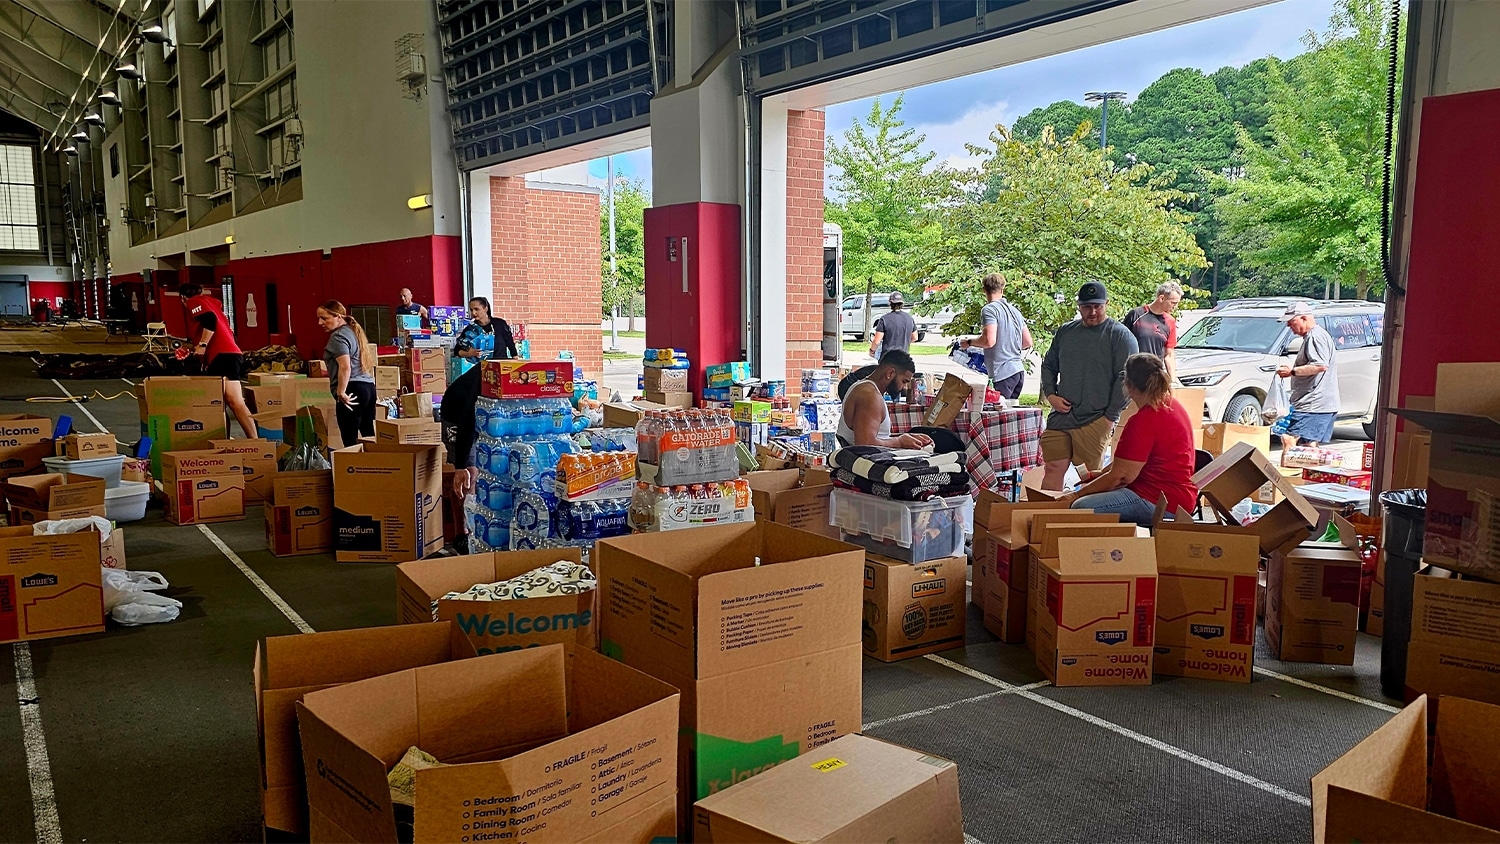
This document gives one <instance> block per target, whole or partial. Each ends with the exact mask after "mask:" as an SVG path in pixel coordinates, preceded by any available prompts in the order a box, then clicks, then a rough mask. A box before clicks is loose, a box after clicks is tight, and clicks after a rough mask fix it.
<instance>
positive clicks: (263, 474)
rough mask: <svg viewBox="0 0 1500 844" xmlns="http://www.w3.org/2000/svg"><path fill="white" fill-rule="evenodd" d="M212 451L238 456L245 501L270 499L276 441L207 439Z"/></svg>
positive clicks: (275, 456)
mask: <svg viewBox="0 0 1500 844" xmlns="http://www.w3.org/2000/svg"><path fill="white" fill-rule="evenodd" d="M208 447H209V449H210V450H212V451H218V452H232V453H234V454H238V455H239V456H240V461H241V464H242V468H243V470H244V475H245V503H246V504H251V503H256V504H259V503H262V502H266V501H270V500H271V492H272V488H271V482H272V481H273V480H274V479H275V478H276V458H277V457H278V456H279V454H278V450H277V443H274V442H271V441H270V440H209V441H208Z"/></svg>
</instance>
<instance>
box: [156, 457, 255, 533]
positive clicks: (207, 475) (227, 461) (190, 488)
mask: <svg viewBox="0 0 1500 844" xmlns="http://www.w3.org/2000/svg"><path fill="white" fill-rule="evenodd" d="M161 487H162V490H163V491H165V492H166V495H167V521H169V522H171V523H173V524H177V525H199V524H208V523H211V522H230V521H235V520H237V519H243V518H245V466H244V459H243V457H242V455H240V454H236V453H234V452H219V451H170V452H167V453H166V454H163V455H162V456H161Z"/></svg>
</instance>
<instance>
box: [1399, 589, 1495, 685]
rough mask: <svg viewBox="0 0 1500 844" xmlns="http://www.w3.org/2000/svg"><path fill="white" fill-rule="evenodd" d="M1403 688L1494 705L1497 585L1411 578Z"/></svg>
mask: <svg viewBox="0 0 1500 844" xmlns="http://www.w3.org/2000/svg"><path fill="white" fill-rule="evenodd" d="M1406 686H1407V688H1408V689H1411V690H1412V691H1414V692H1416V693H1418V694H1426V695H1432V696H1434V697H1436V696H1438V695H1460V696H1462V697H1466V698H1470V699H1473V700H1482V701H1485V702H1487V703H1495V704H1500V584H1496V583H1485V582H1484V581H1480V580H1455V579H1453V578H1448V577H1435V576H1433V575H1432V574H1431V570H1429V572H1428V573H1427V574H1418V575H1417V576H1416V581H1415V590H1414V592H1413V594H1412V614H1411V644H1410V645H1409V646H1408V647H1407V650H1406ZM1443 705H1444V706H1447V704H1446V703H1445V704H1443Z"/></svg>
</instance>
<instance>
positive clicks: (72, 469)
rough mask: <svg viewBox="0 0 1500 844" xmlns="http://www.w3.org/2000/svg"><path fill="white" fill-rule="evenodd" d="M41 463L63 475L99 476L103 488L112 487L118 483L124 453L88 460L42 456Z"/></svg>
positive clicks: (123, 465) (123, 464)
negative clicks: (102, 482)
mask: <svg viewBox="0 0 1500 844" xmlns="http://www.w3.org/2000/svg"><path fill="white" fill-rule="evenodd" d="M42 465H44V466H46V467H47V471H49V472H58V473H60V474H62V475H63V476H65V477H70V476H72V475H83V476H85V477H89V478H101V479H102V480H103V481H104V488H105V489H114V488H115V487H117V486H119V485H120V473H121V471H122V470H123V469H124V467H125V455H123V454H116V455H114V456H113V457H91V458H89V459H88V460H69V459H68V458H66V457H43V458H42Z"/></svg>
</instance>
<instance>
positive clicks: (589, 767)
mask: <svg viewBox="0 0 1500 844" xmlns="http://www.w3.org/2000/svg"><path fill="white" fill-rule="evenodd" d="M677 703H678V694H677V690H676V689H674V688H672V687H671V686H669V685H667V684H666V683H663V682H661V681H660V680H657V679H655V678H653V677H650V676H648V675H646V674H644V673H642V672H640V671H636V670H635V669H632V668H630V667H629V666H626V665H622V664H620V663H618V662H615V661H614V660H610V659H607V658H605V657H603V656H600V655H599V654H597V653H594V652H592V651H586V650H579V651H577V652H576V653H575V654H573V656H572V658H571V659H566V658H565V657H564V649H563V647H562V646H561V645H548V646H545V647H541V648H533V649H527V650H521V651H512V652H510V653H503V654H490V655H488V656H479V657H475V658H473V659H468V660H464V661H462V662H449V663H439V664H435V665H426V666H421V667H418V668H411V669H408V670H406V671H401V672H398V673H396V674H388V675H385V676H383V677H374V678H371V679H369V680H360V681H356V682H353V683H348V684H346V685H343V686H339V687H337V688H332V689H325V690H323V691H316V692H311V693H309V694H307V695H305V696H304V697H303V699H302V702H301V703H298V704H297V721H298V725H299V727H300V731H301V734H302V758H303V767H304V769H305V770H306V771H307V772H308V773H307V798H308V807H309V812H310V819H311V823H310V832H311V836H310V837H311V839H312V840H313V841H375V842H395V841H396V840H397V826H396V816H395V813H394V811H393V807H392V800H391V789H390V786H389V785H388V783H387V780H386V773H387V772H388V771H389V770H390V769H391V768H392V767H393V766H394V765H395V764H396V763H397V762H398V761H400V759H401V757H402V756H403V755H404V754H405V753H406V750H407V748H409V747H419V748H421V749H422V750H424V751H426V752H428V753H430V754H432V755H433V756H435V757H437V759H438V760H439V761H440V762H442V763H443V765H442V766H440V767H435V768H425V769H421V770H418V771H417V772H416V775H415V783H414V788H415V796H416V799H415V804H414V812H413V818H414V823H413V840H415V841H418V842H426V841H435V842H450V841H462V840H465V839H469V840H476V841H488V840H517V841H534V842H544V841H556V842H575V841H579V840H580V839H584V838H587V837H590V836H595V835H598V836H601V837H603V840H616V841H618V840H622V839H619V838H616V837H613V835H612V834H611V830H612V829H613V828H614V827H616V826H618V825H620V824H622V823H626V822H630V821H631V820H632V819H633V818H634V817H635V816H636V815H637V814H638V812H639V811H640V810H641V809H643V808H645V807H648V806H653V805H655V804H657V803H659V802H661V801H662V799H663V798H665V797H667V796H669V795H671V794H672V793H673V792H674V790H675V788H676V782H677Z"/></svg>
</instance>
